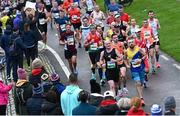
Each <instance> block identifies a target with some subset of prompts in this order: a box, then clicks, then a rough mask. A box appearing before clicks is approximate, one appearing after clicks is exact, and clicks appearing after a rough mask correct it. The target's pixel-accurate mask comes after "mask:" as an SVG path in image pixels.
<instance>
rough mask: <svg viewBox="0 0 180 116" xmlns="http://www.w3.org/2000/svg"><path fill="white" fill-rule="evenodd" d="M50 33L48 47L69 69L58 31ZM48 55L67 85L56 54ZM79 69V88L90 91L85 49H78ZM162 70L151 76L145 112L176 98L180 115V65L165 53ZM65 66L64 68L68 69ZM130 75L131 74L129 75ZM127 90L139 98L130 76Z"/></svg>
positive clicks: (48, 53) (145, 92)
mask: <svg viewBox="0 0 180 116" xmlns="http://www.w3.org/2000/svg"><path fill="white" fill-rule="evenodd" d="M49 30H50V31H49V33H48V45H49V46H50V47H51V48H52V49H53V50H54V51H56V52H57V55H59V57H60V58H61V59H62V61H63V62H64V64H65V65H66V66H67V67H68V62H67V61H66V60H65V58H64V49H63V46H60V45H59V43H58V39H57V37H56V36H55V35H56V30H55V29H50V28H49ZM44 52H46V54H47V57H48V58H49V60H50V62H51V63H52V65H53V66H54V67H55V70H56V72H57V73H59V74H60V76H61V80H62V81H63V82H64V83H66V84H67V79H68V78H67V76H66V74H65V72H64V71H63V69H62V67H61V66H60V65H59V64H58V63H57V59H56V58H55V57H54V55H53V54H54V52H53V53H51V52H50V51H48V50H47V51H44ZM77 58H78V60H77V67H78V72H79V75H78V79H79V81H78V82H79V86H80V87H81V88H82V89H85V90H87V91H90V84H89V80H90V77H91V70H90V65H89V62H88V55H87V53H86V52H85V50H84V48H78V54H77ZM160 64H161V68H160V69H158V71H157V74H155V75H152V76H150V80H149V82H148V86H149V87H148V88H146V89H144V90H143V91H144V98H145V103H146V106H145V108H144V109H145V111H146V112H149V111H150V107H151V105H152V104H153V103H157V104H160V105H162V104H163V99H164V97H166V96H174V97H175V99H176V103H177V113H178V114H180V97H179V95H180V91H179V90H180V86H179V83H180V64H178V63H177V62H176V61H174V60H173V59H172V58H170V57H169V56H167V55H166V54H164V53H161V56H160ZM66 66H63V67H66ZM128 74H129V73H128ZM98 81H99V80H98ZM127 88H128V90H129V92H130V96H137V94H136V90H135V88H134V83H133V81H132V80H131V79H130V76H129V75H128V82H127ZM107 89H108V85H107V84H106V86H105V87H102V93H103V92H104V91H105V90H107Z"/></svg>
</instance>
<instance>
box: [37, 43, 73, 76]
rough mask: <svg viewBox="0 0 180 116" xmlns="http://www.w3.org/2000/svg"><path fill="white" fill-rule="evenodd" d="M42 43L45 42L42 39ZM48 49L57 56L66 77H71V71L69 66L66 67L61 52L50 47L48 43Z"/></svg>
mask: <svg viewBox="0 0 180 116" xmlns="http://www.w3.org/2000/svg"><path fill="white" fill-rule="evenodd" d="M40 44H43V43H42V42H41V41H40ZM47 49H48V50H49V51H50V52H51V53H52V54H53V55H54V56H55V58H56V60H57V61H58V63H59V65H60V66H61V67H62V69H63V71H64V73H65V74H66V77H67V78H68V79H69V75H70V72H69V70H68V68H67V67H66V65H65V64H64V62H63V61H62V59H61V57H60V56H59V54H58V53H57V52H56V51H55V50H54V49H52V48H51V47H49V46H48V45H47Z"/></svg>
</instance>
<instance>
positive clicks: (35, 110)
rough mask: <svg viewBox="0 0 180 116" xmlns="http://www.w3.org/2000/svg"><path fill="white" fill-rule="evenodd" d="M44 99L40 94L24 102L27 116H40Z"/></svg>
mask: <svg viewBox="0 0 180 116" xmlns="http://www.w3.org/2000/svg"><path fill="white" fill-rule="evenodd" d="M44 101H45V99H44V98H43V97H42V95H41V94H37V95H34V96H32V97H31V98H29V99H28V100H27V102H26V107H27V111H28V115H41V111H42V104H43V102H44Z"/></svg>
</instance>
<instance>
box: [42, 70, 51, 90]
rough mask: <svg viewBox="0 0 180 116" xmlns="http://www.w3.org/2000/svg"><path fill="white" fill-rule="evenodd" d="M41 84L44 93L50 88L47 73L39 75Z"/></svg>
mask: <svg viewBox="0 0 180 116" xmlns="http://www.w3.org/2000/svg"><path fill="white" fill-rule="evenodd" d="M41 85H42V87H43V90H44V92H45V93H47V92H48V91H49V90H50V89H51V87H52V83H51V82H50V81H49V75H48V74H46V73H44V74H43V75H42V76H41Z"/></svg>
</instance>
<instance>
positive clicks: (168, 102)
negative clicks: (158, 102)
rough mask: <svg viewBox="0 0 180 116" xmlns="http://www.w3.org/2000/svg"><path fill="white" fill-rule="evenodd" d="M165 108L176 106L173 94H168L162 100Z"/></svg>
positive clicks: (169, 108)
mask: <svg viewBox="0 0 180 116" xmlns="http://www.w3.org/2000/svg"><path fill="white" fill-rule="evenodd" d="M164 105H165V110H166V111H168V110H171V109H172V108H176V101H175V98H174V97H173V96H169V97H167V98H166V99H165V101H164Z"/></svg>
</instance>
